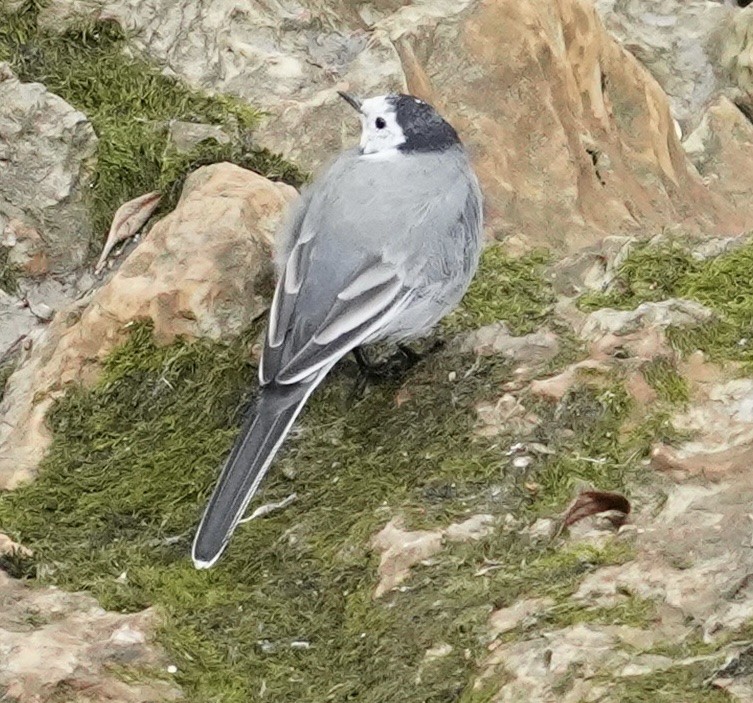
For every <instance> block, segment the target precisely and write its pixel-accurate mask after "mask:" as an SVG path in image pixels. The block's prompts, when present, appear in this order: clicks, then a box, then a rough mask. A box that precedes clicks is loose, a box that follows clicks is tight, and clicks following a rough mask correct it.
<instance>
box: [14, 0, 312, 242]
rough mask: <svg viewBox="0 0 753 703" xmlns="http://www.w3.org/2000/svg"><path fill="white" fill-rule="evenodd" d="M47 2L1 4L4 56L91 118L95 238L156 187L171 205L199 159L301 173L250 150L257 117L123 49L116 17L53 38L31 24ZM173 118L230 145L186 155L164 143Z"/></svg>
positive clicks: (211, 143)
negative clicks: (219, 132)
mask: <svg viewBox="0 0 753 703" xmlns="http://www.w3.org/2000/svg"><path fill="white" fill-rule="evenodd" d="M46 4H47V2H46V0H26V1H25V2H23V3H22V4H21V5H20V6H19V7H17V8H16V9H13V10H9V9H3V8H2V7H1V6H0V61H8V62H9V63H10V65H11V68H12V69H13V70H14V72H16V74H17V75H18V77H19V78H20V79H21V80H22V81H38V82H40V83H43V84H44V85H45V86H46V87H47V88H48V89H49V90H50V91H52V92H53V93H55V94H57V95H59V96H60V97H62V98H63V99H64V100H66V101H67V102H68V103H70V104H71V105H73V107H75V108H77V109H79V110H81V111H82V112H84V114H86V115H87V117H88V118H89V119H90V120H91V123H92V125H93V127H94V130H95V132H96V133H97V136H98V137H99V146H98V152H97V165H96V172H95V180H94V183H93V188H92V192H91V194H90V198H91V200H90V202H91V211H92V224H93V228H94V232H95V240H96V241H95V243H94V248H97V244H96V242H99V241H102V239H103V238H104V235H105V233H106V232H107V230H108V229H109V226H110V222H111V220H112V215H113V213H114V212H115V210H116V209H117V208H118V207H119V206H120V205H121V204H123V203H124V202H126V201H128V200H130V199H131V198H134V197H137V196H139V195H143V194H144V193H147V192H149V191H152V190H160V191H163V192H164V193H166V194H167V195H168V197H167V198H165V199H164V202H163V203H162V204H161V209H160V211H159V212H165V211H167V210H168V209H170V208H171V207H172V206H173V205H174V203H175V199H176V198H177V196H178V195H179V193H180V185H181V183H182V180H183V178H184V177H185V175H186V173H187V172H188V171H190V170H192V169H194V168H196V167H198V166H200V165H205V164H207V163H213V162H217V161H232V162H234V163H238V164H239V165H241V166H244V167H246V168H251V169H253V170H255V171H258V172H259V173H261V174H263V175H265V176H268V177H270V178H274V179H279V180H284V181H286V182H288V183H291V184H293V185H300V184H301V183H302V182H303V181H304V180H305V178H306V174H304V173H303V172H302V171H300V170H299V169H297V168H296V167H295V166H293V165H291V164H290V163H288V162H286V161H284V160H283V159H282V158H280V157H279V156H276V155H274V154H271V153H270V152H268V151H266V150H263V149H259V148H258V147H254V146H253V145H252V143H251V139H250V132H251V130H253V128H254V126H255V125H256V124H257V121H258V119H259V116H260V113H259V112H258V111H257V110H255V109H254V108H253V107H251V106H248V105H246V104H245V103H243V102H241V101H239V100H236V99H233V98H230V97H226V96H209V95H206V94H204V93H201V92H199V91H196V90H193V89H190V88H189V87H188V86H186V85H184V84H183V83H181V82H180V81H178V80H176V79H174V78H170V77H167V76H164V75H162V74H161V73H160V72H159V71H158V70H157V69H156V68H155V67H153V66H151V65H150V64H149V63H147V62H146V61H144V60H142V59H140V58H138V57H135V56H131V55H129V54H126V53H125V51H124V50H125V46H126V36H125V34H124V32H123V31H122V30H121V29H120V27H119V26H118V25H116V24H115V23H113V22H97V23H91V22H81V23H79V24H78V25H72V26H71V27H70V28H69V29H67V30H66V31H64V32H62V33H60V34H58V33H52V32H46V31H43V30H41V29H40V28H39V27H38V25H37V15H38V13H39V11H40V8H42V7H44V6H45V5H46ZM171 120H184V121H188V122H204V123H211V124H216V125H221V126H224V127H227V128H228V131H229V132H230V133H233V134H236V135H237V137H236V139H235V140H234V141H233V142H232V143H230V144H219V143H218V142H217V141H215V140H207V141H204V142H202V143H201V144H199V145H198V146H197V147H196V148H195V149H194V150H192V151H191V152H188V153H181V152H178V151H176V150H175V149H174V148H171V147H170V146H169V145H168V128H169V122H170V121H171Z"/></svg>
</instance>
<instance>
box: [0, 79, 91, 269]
mask: <svg viewBox="0 0 753 703" xmlns="http://www.w3.org/2000/svg"><path fill="white" fill-rule="evenodd" d="M96 146H97V137H96V136H95V134H94V130H93V129H92V126H91V124H90V123H89V121H88V120H87V118H86V116H85V115H84V114H83V113H81V112H78V111H77V110H74V109H73V108H72V107H71V106H70V105H68V104H67V103H66V102H65V101H64V100H62V99H61V98H59V97H58V96H57V95H53V94H52V93H50V92H49V91H48V90H47V89H46V88H45V87H44V86H43V85H41V84H39V83H21V82H20V81H19V80H17V79H16V78H15V76H13V74H11V73H10V71H9V70H8V68H7V64H1V65H0V163H2V168H0V240H2V244H0V246H5V247H11V248H12V249H14V250H17V251H16V252H14V253H13V256H14V257H18V258H19V259H20V261H19V262H15V263H20V264H21V265H22V266H24V267H25V268H27V269H29V271H28V272H30V273H44V272H46V271H47V269H48V268H50V269H51V270H54V271H66V270H71V269H73V268H75V267H77V266H79V265H80V264H81V263H82V262H83V259H84V256H85V255H86V252H87V247H88V245H89V239H90V236H91V228H90V225H89V215H88V209H87V204H86V202H85V198H86V193H87V189H88V187H89V184H90V182H91V178H92V173H93V166H94V154H95V151H96Z"/></svg>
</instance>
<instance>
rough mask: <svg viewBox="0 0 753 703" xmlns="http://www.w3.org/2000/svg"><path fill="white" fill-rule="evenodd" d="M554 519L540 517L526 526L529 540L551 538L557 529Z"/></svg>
mask: <svg viewBox="0 0 753 703" xmlns="http://www.w3.org/2000/svg"><path fill="white" fill-rule="evenodd" d="M558 528H559V526H558V524H557V521H556V520H552V519H551V518H548V517H540V518H539V519H538V520H536V522H534V523H533V525H531V526H530V527H529V528H528V536H529V537H530V539H531V542H534V543H535V542H548V541H549V540H551V539H553V538H554V536H555V535H556V534H557V531H558Z"/></svg>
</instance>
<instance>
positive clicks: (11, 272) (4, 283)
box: [0, 246, 18, 294]
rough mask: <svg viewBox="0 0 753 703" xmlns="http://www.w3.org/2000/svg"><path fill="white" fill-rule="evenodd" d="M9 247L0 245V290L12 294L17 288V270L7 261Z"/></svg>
mask: <svg viewBox="0 0 753 703" xmlns="http://www.w3.org/2000/svg"><path fill="white" fill-rule="evenodd" d="M9 253H10V249H8V247H3V246H0V290H2V291H5V292H6V293H10V294H13V293H15V292H16V290H17V289H18V272H17V271H16V268H15V266H13V265H12V264H10V263H8V255H9Z"/></svg>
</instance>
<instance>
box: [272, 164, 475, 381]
mask: <svg viewBox="0 0 753 703" xmlns="http://www.w3.org/2000/svg"><path fill="white" fill-rule="evenodd" d="M406 163H407V168H408V169H409V172H403V173H401V172H399V169H400V168H402V166H401V165H400V164H398V165H397V166H396V165H395V164H394V163H384V164H380V163H378V162H377V163H374V162H371V163H368V162H364V161H362V160H359V159H358V158H357V157H356V156H355V155H354V154H353V153H352V152H350V153H346V154H345V155H343V157H341V158H340V159H338V161H337V162H335V164H333V166H332V167H331V169H330V171H329V172H328V173H327V174H325V176H324V178H323V179H322V181H321V182H319V183H315V184H314V186H313V187H312V188H310V189H309V191H308V192H307V193H306V194H305V199H303V198H302V202H301V203H299V210H298V211H297V212H296V213H295V214H294V216H293V220H292V222H293V231H292V232H290V233H288V235H287V238H286V239H285V240H284V243H283V250H282V253H283V254H286V255H287V256H286V261H285V264H284V267H283V268H282V271H281V275H280V277H279V280H278V283H277V288H276V290H275V295H274V299H273V301H272V306H271V308H270V317H269V325H268V330H267V338H266V343H265V348H264V352H263V355H262V363H261V366H260V368H259V377H260V380H261V382H262V383H263V384H265V383H269V382H270V381H272V380H274V381H275V382H277V383H281V384H291V383H296V382H298V381H302V380H304V379H307V378H309V377H312V376H314V375H315V374H317V373H319V372H321V371H322V370H324V371H326V370H328V369H329V368H330V367H331V366H332V365H333V364H334V363H335V362H336V361H337V360H338V359H340V358H341V357H342V356H344V355H345V354H346V353H347V352H348V351H350V350H351V349H353V348H354V347H356V346H358V345H359V344H361V343H363V342H364V341H365V340H367V339H371V338H373V337H374V336H375V334H377V333H378V332H379V331H380V330H382V329H386V328H389V327H394V326H396V325H397V326H398V327H399V323H400V320H401V319H402V318H403V317H405V311H406V310H407V309H408V308H410V306H411V303H412V301H415V300H416V299H417V297H418V298H420V297H421V295H422V287H427V288H433V287H435V286H436V285H437V284H438V282H439V281H438V279H445V280H448V281H451V280H452V278H453V276H461V277H462V278H467V277H468V276H467V275H466V274H464V273H462V272H459V271H455V270H449V271H448V270H447V267H448V261H456V260H458V259H461V258H467V257H465V249H466V248H467V247H466V243H465V242H464V241H463V240H464V239H467V238H468V236H471V238H473V239H474V240H476V239H478V236H477V235H478V233H477V232H476V233H473V232H470V233H469V232H466V231H464V230H466V229H468V227H469V226H471V225H470V224H469V221H470V220H474V221H475V220H477V218H476V217H475V215H474V214H472V213H475V209H477V207H478V196H477V191H476V190H474V187H475V186H474V183H475V180H474V179H473V176H472V174H471V173H470V172H469V171H468V168H467V162H466V161H465V156H464V155H462V160H460V159H458V160H457V163H455V162H453V161H451V162H450V166H451V168H449V169H446V170H447V178H448V180H447V182H446V183H442V182H441V180H440V183H439V186H438V183H437V178H436V174H437V164H436V163H434V161H433V160H432V159H431V158H429V159H425V160H420V159H419V160H418V161H411V162H406ZM444 166H445V167H446V166H447V164H444ZM462 166H465V169H463V168H461V167H462ZM396 169H397V172H396ZM417 203H418V206H417V205H416V204H417ZM474 226H476V227H477V225H474ZM471 259H474V262H473V264H472V265H473V267H474V268H475V257H474V256H471ZM457 263H458V264H459V265H460V266H461V268H464V267H465V262H464V261H457ZM450 268H451V269H452V265H450ZM377 336H378V335H377Z"/></svg>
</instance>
